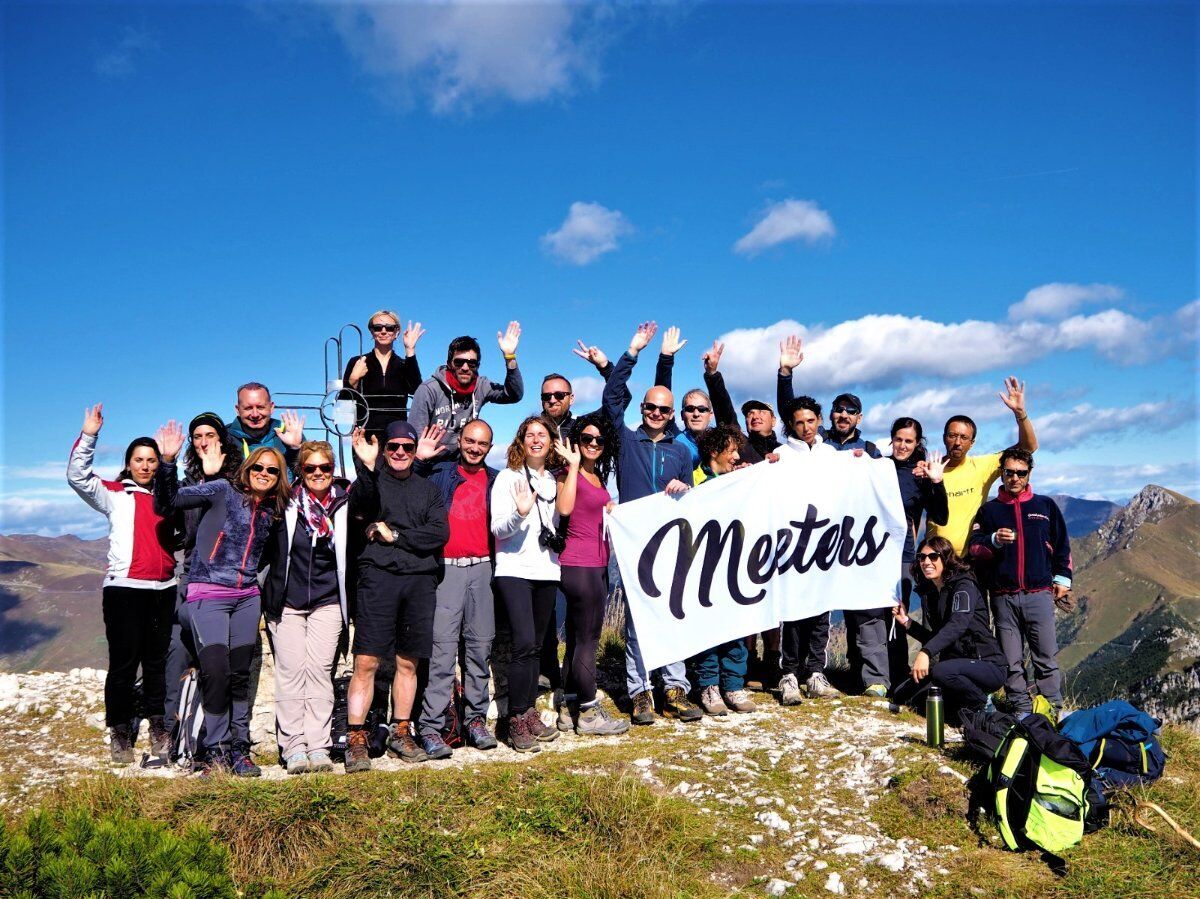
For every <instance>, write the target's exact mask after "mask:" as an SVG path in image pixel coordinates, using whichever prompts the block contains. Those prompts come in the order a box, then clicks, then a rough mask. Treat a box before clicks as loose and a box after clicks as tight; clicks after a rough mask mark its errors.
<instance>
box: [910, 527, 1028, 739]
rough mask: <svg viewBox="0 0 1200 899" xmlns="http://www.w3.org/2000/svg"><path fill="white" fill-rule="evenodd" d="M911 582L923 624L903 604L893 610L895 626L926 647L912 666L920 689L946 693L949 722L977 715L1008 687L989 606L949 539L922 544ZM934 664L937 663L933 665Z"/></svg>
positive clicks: (914, 564)
mask: <svg viewBox="0 0 1200 899" xmlns="http://www.w3.org/2000/svg"><path fill="white" fill-rule="evenodd" d="M912 577H913V582H914V585H915V590H916V593H917V595H918V596H920V597H921V608H922V609H923V610H924V612H923V615H924V619H925V620H924V622H919V621H915V620H914V619H912V618H911V617H909V614H908V612H907V611H906V610H905V608H904V606H903V604H900V603H897V604H896V605H895V606H893V607H892V615H893V616H895V619H896V623H897V624H899V625H900V626H901V627H903V628H905V629H906V630H907V631H908V633H909V635H910V636H913V637H916V638H917V639H918V640H920V641H921V651H920V652H918V653H917V658H916V659H915V660H914V661H913V665H912V678H913V680H914V681H916V682H917V683H922V682H925V681H927V680H928V681H929V682H930V683H932V684H933V685H935V686H937V687H941V689H942V692H943V694H944V697H945V703H946V721H948V722H957V721H958V716H959V713H960V712H964V711H977V710H979V709H982V708H983V707H984V706H985V705H986V704H987V698H988V694H989V693H991V692H993V691H994V690H998V689H1000V685H1001V684H1003V683H1004V676H1005V670H1004V653H1003V652H1001V651H1000V644H999V643H997V642H996V638H995V636H993V634H992V629H991V627H990V626H989V623H988V610H987V603H985V602H984V599H983V595H982V593H981V592H980V589H979V584H978V583H976V581H975V575H974V574H973V573H972V572H971V568H970V566H969V565H968V564H967V563H966V562H964V561H963V560H962V559H960V558H959V557H958V556H956V555H955V554H954V547H953V546H952V545H951V543H950V541H949V540H947V539H946V538H945V537H929V538H927V539H925V540H923V541H922V542H921V545H920V547H918V549H917V556H916V560H915V561H914V562H913V567H912ZM934 658H936V659H937V661H936V662H934Z"/></svg>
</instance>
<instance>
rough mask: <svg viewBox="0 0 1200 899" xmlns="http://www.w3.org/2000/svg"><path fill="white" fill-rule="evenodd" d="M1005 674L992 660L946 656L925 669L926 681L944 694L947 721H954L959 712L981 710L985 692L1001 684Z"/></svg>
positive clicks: (991, 690)
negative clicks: (927, 678)
mask: <svg viewBox="0 0 1200 899" xmlns="http://www.w3.org/2000/svg"><path fill="white" fill-rule="evenodd" d="M1007 677H1008V672H1007V671H1005V670H1004V669H1003V668H1001V667H1000V666H999V665H997V664H996V663H995V662H985V661H983V660H982V659H946V660H945V661H939V662H937V663H936V664H934V666H933V667H932V668H931V669H930V670H929V679H930V681H932V682H933V683H934V684H936V685H937V686H939V687H941V688H942V693H943V694H944V695H945V702H946V720H947V721H956V720H958V713H959V712H961V711H978V710H979V709H982V708H983V707H984V705H986V704H987V698H988V694H989V693H991V692H993V691H995V690H999V689H1000V688H1001V687H1002V686H1004V680H1005V678H1007ZM952 716H953V717H952Z"/></svg>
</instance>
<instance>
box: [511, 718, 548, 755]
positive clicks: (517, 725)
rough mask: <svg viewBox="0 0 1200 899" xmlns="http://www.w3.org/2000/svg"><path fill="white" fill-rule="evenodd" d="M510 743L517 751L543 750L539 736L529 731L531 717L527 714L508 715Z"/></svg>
mask: <svg viewBox="0 0 1200 899" xmlns="http://www.w3.org/2000/svg"><path fill="white" fill-rule="evenodd" d="M508 745H509V746H511V747H512V748H513V749H515V750H516V751H517V752H541V751H542V747H541V746H539V745H538V741H537V737H535V736H534V735H533V734H531V733H530V732H529V718H528V717H527V716H525V715H509V716H508Z"/></svg>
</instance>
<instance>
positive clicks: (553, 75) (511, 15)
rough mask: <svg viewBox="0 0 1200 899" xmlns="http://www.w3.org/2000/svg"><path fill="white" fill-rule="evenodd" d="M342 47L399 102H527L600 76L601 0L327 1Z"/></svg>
mask: <svg viewBox="0 0 1200 899" xmlns="http://www.w3.org/2000/svg"><path fill="white" fill-rule="evenodd" d="M325 9H326V10H327V12H328V14H329V16H330V17H331V19H332V21H333V23H334V27H335V28H336V30H337V32H338V34H339V35H340V36H341V38H342V40H343V42H344V43H345V45H346V47H347V48H348V49H349V50H350V52H351V53H352V54H353V55H354V57H355V58H356V59H357V60H358V61H359V62H360V63H361V64H362V66H363V67H364V68H365V69H366V70H367V71H368V72H370V73H371V74H373V75H376V76H378V77H380V78H381V79H383V80H384V81H385V83H387V84H388V86H389V87H390V88H391V89H392V91H393V93H394V94H395V95H396V96H397V97H398V98H399V99H400V100H401V101H402V102H404V103H406V104H411V103H413V102H415V101H417V100H419V99H427V101H428V103H429V105H430V107H431V108H432V109H433V111H434V112H435V113H438V114H447V113H454V112H463V111H469V110H470V109H471V108H472V107H473V106H474V105H475V104H477V103H479V102H480V101H484V100H489V99H495V98H499V99H507V100H512V101H515V102H518V103H531V102H536V101H540V100H547V99H551V98H554V97H559V96H564V95H567V94H570V93H571V92H572V91H573V90H575V88H576V86H577V85H579V84H581V83H594V82H595V81H596V80H597V79H598V77H599V57H600V52H601V49H602V46H603V39H602V33H601V30H600V28H599V27H598V26H599V24H600V23H601V21H603V20H604V19H605V18H607V17H608V16H609V15H610V9H609V7H608V6H607V5H603V4H602V5H599V6H589V5H587V4H582V3H570V2H566V0H543V2H538V3H477V2H464V0H451V2H443V3H346V4H343V3H329V4H327V5H326V6H325Z"/></svg>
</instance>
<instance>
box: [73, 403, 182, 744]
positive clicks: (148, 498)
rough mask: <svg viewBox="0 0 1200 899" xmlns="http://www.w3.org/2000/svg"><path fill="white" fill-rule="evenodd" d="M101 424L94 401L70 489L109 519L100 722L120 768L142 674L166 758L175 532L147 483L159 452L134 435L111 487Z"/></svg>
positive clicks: (154, 732) (153, 728) (155, 739)
mask: <svg viewBox="0 0 1200 899" xmlns="http://www.w3.org/2000/svg"><path fill="white" fill-rule="evenodd" d="M103 425H104V407H103V404H102V403H97V404H96V405H95V406H93V407H92V408H90V409H88V410H87V411H86V412H85V413H84V416H83V428H82V430H81V432H80V434H79V439H78V440H76V441H75V445H74V446H73V447H71V458H70V462H68V464H67V483H69V484H70V485H71V489H72V490H74V491H75V492H76V493H78V494H79V496H80V497H81V498H82V499H83V501H84V502H85V503H87V504H88V505H89V506H91V507H92V508H93V509H95V510H96V511H97V512H100V513H101V514H103V515H104V517H105V518H107V519H108V568H107V570H106V571H105V573H104V587H103V591H102V597H103V599H102V602H101V611H102V613H103V616H104V632H105V636H106V637H107V639H108V675H107V676H106V677H105V679H104V717H105V721H106V722H107V724H108V728H109V752H110V753H111V755H112V760H113V761H114V762H116V763H117V764H119V765H128V764H130V763H132V762H133V744H134V741H135V740H136V738H137V732H136V731H135V730H134V729H133V727H132V724H133V722H134V721H135V719H136V718H137V710H136V708H135V703H134V693H133V688H134V682H135V680H136V678H137V672H138V668H139V667H140V668H141V670H142V697H143V700H144V703H145V706H146V712H147V714H148V717H149V718H150V749H151V751H152V752H153V753H154V755H155V756H157V757H159V758H166V757H167V755H168V754H169V751H170V739H169V736H168V732H167V728H166V726H165V725H164V720H163V705H164V698H165V692H166V683H165V678H164V666H165V664H166V657H167V643H168V640H169V639H170V636H171V612H172V609H174V606H175V555H174V550H175V529H174V527H173V526H172V522H171V520H170V517H169V516H167V517H164V516H163V515H160V514H159V513H158V512H157V511H156V510H155V508H154V500H153V495H152V493H151V490H152V485H153V483H154V481H155V480H156V474H157V472H158V469H159V466H160V457H159V451H158V446H157V445H156V444H155V442H154V441H153V440H151V439H150V438H149V437H139V438H137V439H136V440H134V441H132V442H131V443H130V444H129V446H128V447H127V448H126V449H125V466H124V468H122V469H121V473H120V474H119V475H117V479H116V480H115V481H105V480H103V479H102V478H101V477H100V476H99V475H98V474H96V473H95V472H94V471H93V470H92V458H93V456H94V455H95V453H96V442H97V440H98V439H99V435H100V429H101V427H103Z"/></svg>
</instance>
